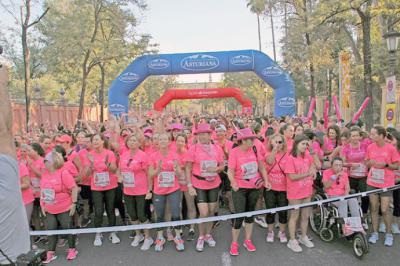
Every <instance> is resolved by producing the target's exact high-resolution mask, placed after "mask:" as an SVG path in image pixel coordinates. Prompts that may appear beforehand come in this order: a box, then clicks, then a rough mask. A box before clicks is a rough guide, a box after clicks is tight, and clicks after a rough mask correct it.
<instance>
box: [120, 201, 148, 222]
mask: <svg viewBox="0 0 400 266" xmlns="http://www.w3.org/2000/svg"><path fill="white" fill-rule="evenodd" d="M145 197H146V196H145V195H140V196H130V195H124V199H125V204H126V210H127V211H128V214H129V217H131V220H132V222H136V221H137V220H139V221H140V222H141V223H145V222H147V221H148V220H147V217H146V200H145Z"/></svg>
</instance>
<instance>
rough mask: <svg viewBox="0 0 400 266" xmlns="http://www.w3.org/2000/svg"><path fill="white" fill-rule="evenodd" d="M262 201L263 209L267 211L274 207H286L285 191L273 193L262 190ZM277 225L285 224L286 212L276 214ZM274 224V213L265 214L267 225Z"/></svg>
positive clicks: (272, 191)
mask: <svg viewBox="0 0 400 266" xmlns="http://www.w3.org/2000/svg"><path fill="white" fill-rule="evenodd" d="M264 200H265V207H266V208H267V209H272V208H276V207H285V206H288V204H289V203H288V200H287V197H286V191H274V190H264ZM278 215H279V223H281V224H286V223H287V211H281V212H278ZM274 223H275V213H268V214H267V224H274Z"/></svg>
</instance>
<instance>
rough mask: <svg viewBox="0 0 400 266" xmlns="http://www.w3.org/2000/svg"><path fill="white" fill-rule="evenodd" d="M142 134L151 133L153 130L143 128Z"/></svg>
mask: <svg viewBox="0 0 400 266" xmlns="http://www.w3.org/2000/svg"><path fill="white" fill-rule="evenodd" d="M143 133H153V129H152V128H151V127H145V128H143Z"/></svg>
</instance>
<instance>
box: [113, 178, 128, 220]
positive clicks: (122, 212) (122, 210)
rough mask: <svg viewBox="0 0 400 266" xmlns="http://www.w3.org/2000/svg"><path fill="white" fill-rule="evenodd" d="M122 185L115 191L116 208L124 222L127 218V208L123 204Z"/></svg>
mask: <svg viewBox="0 0 400 266" xmlns="http://www.w3.org/2000/svg"><path fill="white" fill-rule="evenodd" d="M122 194H123V193H122V183H118V187H117V188H116V191H115V208H117V209H118V211H119V215H120V216H121V219H122V222H123V221H124V220H125V218H126V212H125V206H124V203H123V202H122Z"/></svg>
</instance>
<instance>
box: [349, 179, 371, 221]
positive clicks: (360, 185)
mask: <svg viewBox="0 0 400 266" xmlns="http://www.w3.org/2000/svg"><path fill="white" fill-rule="evenodd" d="M349 181H350V188H351V189H354V190H355V192H356V193H358V192H365V191H367V178H366V177H362V178H354V177H349ZM368 208H369V197H368V196H366V197H361V209H362V212H363V214H366V213H367V212H368Z"/></svg>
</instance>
